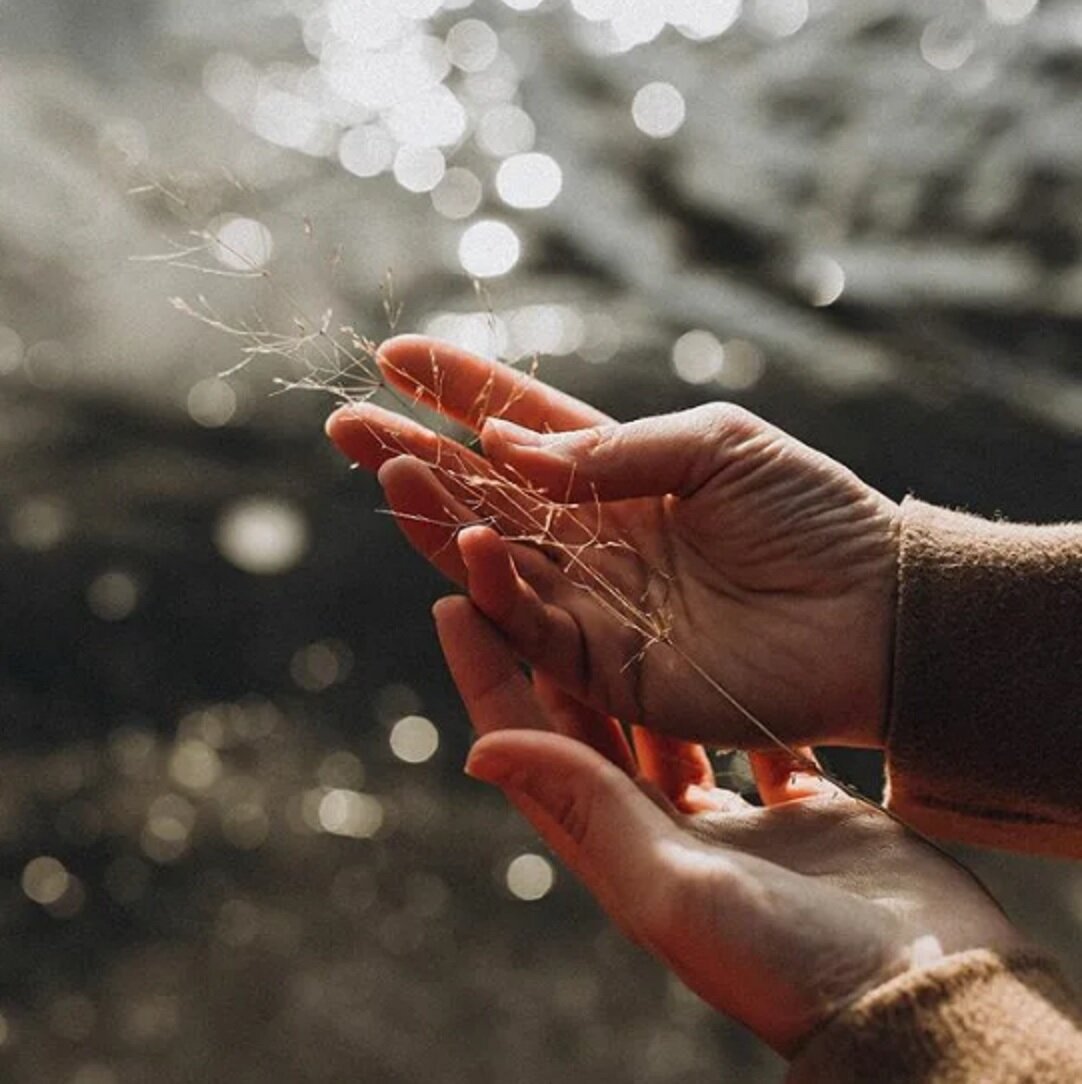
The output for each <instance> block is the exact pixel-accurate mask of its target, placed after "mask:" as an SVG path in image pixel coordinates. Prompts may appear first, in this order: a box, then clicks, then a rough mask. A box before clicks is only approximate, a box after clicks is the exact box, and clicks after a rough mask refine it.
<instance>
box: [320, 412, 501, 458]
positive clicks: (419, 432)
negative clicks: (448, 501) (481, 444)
mask: <svg viewBox="0 0 1082 1084" xmlns="http://www.w3.org/2000/svg"><path fill="white" fill-rule="evenodd" d="M324 429H325V431H326V433H327V436H328V437H330V439H331V440H332V441H333V443H334V444H335V446H336V447H337V448H338V449H339V451H341V452H342V453H343V454H344V455H345V456H346V457H347V458H348V459H351V460H353V462H354V463H356V464H357V465H358V466H361V467H365V468H367V469H368V470H371V471H376V470H379V468H380V467H381V466H382V465H383V464H384V463H386V462H387V460H389V459H394V458H396V457H397V456H400V455H412V456H415V457H416V458H417V459H420V460H423V461H424V462H425V463H431V464H432V465H433V466H438V465H442V466H443V467H444V468H445V469H446V470H447V471H448V472H454V473H457V474H463V475H470V474H491V473H492V468H491V466H490V464H489V463H488V461H487V460H486V459H485V458H484V457H483V456H480V455H478V454H477V453H476V452H471V451H470V450H469V449H468V448H464V447H463V446H462V445H461V444H459V443H458V442H457V441H454V440H451V439H450V438H449V437H444V436H440V435H439V434H438V433H434V432H433V431H432V430H431V429H428V428H426V427H425V426H423V425H421V424H420V423H419V422H415V421H414V420H413V419H412V418H407V417H405V416H404V415H402V414H396V413H395V412H394V411H391V410H384V408H383V407H379V406H376V405H375V404H374V403H351V404H350V405H349V406H344V407H339V408H338V410H336V411H335V412H334V413H333V414H332V415H331V416H330V417H329V418H328V419H327V422H326V424H325V426H324Z"/></svg>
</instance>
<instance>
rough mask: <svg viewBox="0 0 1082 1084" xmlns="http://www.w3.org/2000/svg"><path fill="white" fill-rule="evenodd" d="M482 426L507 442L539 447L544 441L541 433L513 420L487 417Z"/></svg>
mask: <svg viewBox="0 0 1082 1084" xmlns="http://www.w3.org/2000/svg"><path fill="white" fill-rule="evenodd" d="M484 427H485V429H486V430H488V432H490V433H495V434H496V436H497V437H499V439H500V440H504V441H507V443H508V444H518V445H521V446H522V447H526V448H539V447H540V446H541V445H542V444H544V443H545V438H544V435H543V434H542V433H538V432H536V431H535V430H533V429H527V428H525V427H524V426H521V425H515V423H514V422H509V421H507V420H506V419H504V418H489V419H488V420H487V421H486V422H485V426H484Z"/></svg>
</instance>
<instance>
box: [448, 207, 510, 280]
mask: <svg viewBox="0 0 1082 1084" xmlns="http://www.w3.org/2000/svg"><path fill="white" fill-rule="evenodd" d="M521 255H522V242H521V241H519V239H518V234H517V233H515V231H514V230H513V229H511V227H510V226H508V225H507V223H505V222H499V221H497V220H495V219H483V220H482V221H480V222H475V223H474V224H473V225H472V226H469V227H468V228H467V229H466V230H465V231H464V232H463V234H462V237H461V239H460V240H459V243H458V259H459V262H460V263H461V264H462V268H463V270H464V271H466V272H467V274H470V275H473V276H474V277H475V278H479V279H489V278H496V277H498V276H499V275H506V274H507V273H508V271H510V270H512V268H514V266H515V265H516V264H517V263H518V261H519V258H520V257H521Z"/></svg>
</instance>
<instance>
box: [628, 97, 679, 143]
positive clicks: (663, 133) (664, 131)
mask: <svg viewBox="0 0 1082 1084" xmlns="http://www.w3.org/2000/svg"><path fill="white" fill-rule="evenodd" d="M631 116H632V119H633V120H634V121H635V127H636V128H638V129H639V131H640V132H642V133H643V134H644V135H648V136H650V137H651V138H652V139H667V138H668V137H669V136H671V135H675V134H676V133H677V132H678V131H679V130H680V128H681V127H682V126H683V123H684V120H685V118H686V117H687V105H686V103H685V102H684V96H683V94H681V93H680V91H679V90H677V89H676V87H674V86H673V85H672V83H647V84H646V86H644V87H641V88H640V89H639V90H638V91H637V92H636V94H635V97H634V99H633V100H632V102H631Z"/></svg>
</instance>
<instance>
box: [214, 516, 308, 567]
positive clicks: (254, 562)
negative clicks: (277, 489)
mask: <svg viewBox="0 0 1082 1084" xmlns="http://www.w3.org/2000/svg"><path fill="white" fill-rule="evenodd" d="M308 533H309V532H308V523H307V521H306V520H305V518H304V515H303V514H302V513H301V511H300V510H299V509H298V508H297V507H296V506H295V505H293V504H291V503H289V502H288V501H285V500H281V499H278V498H273V497H245V498H243V499H241V500H239V501H235V502H234V503H233V504H232V505H230V506H229V507H228V508H226V509H225V511H224V512H222V514H221V516H220V517H219V518H218V523H217V527H216V528H215V532H214V539H215V542H216V544H217V546H218V550H219V552H220V553H221V554H222V556H223V557H224V558H225V559H226V560H227V561H229V562H230V563H231V564H234V565H236V566H237V568H239V569H241V570H243V571H244V572H251V573H253V574H255V575H260V576H274V575H278V574H279V573H282V572H287V571H289V569H291V568H293V567H294V566H295V565H296V564H297V563H298V562H299V561H300V560H301V558H302V557H303V556H304V554H305V552H306V551H307V549H308Z"/></svg>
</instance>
